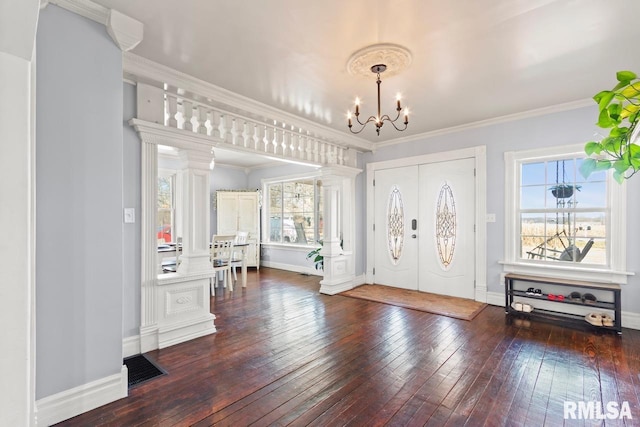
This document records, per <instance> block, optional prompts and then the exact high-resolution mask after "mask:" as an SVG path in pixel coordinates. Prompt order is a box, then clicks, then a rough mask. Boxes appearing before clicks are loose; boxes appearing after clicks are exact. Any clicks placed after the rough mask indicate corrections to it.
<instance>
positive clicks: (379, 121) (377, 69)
mask: <svg viewBox="0 0 640 427" xmlns="http://www.w3.org/2000/svg"><path fill="white" fill-rule="evenodd" d="M386 69H387V66H386V65H384V64H376V65H374V66H372V67H371V72H372V73H375V74H376V75H377V79H376V84H377V85H378V115H376V116H370V117H369V118H368V119H367V121H365V122H364V123H363V122H361V121H360V99H359V98H356V110H355V114H354V115H355V116H356V121H357V122H358V124H360V129H358V130H353V123H352V121H351V111H349V112H348V113H347V119H348V120H349V130H350V131H351V133H360V132H362V131H363V130H364V128H365V127H366V126H367V124H369V123H371V122H374V123H375V124H376V132H377V133H378V136H379V135H380V128H381V127H382V125H383V124H384V122H389V123H391V124H392V125H393V127H394V128H396V130H398V131H401V132H402V131H403V130H405V129H406V128H407V125H408V124H409V110H408V109H406V108H405V110H404V127H403V128H399V127H398V126H396V121H398V119H399V118H400V113H401V112H402V106H401V105H400V96H399V95H398V96H397V98H396V117H395V118H394V119H392V118H391V117H389V115H388V114H385V115H384V116H383V115H381V112H380V84H381V83H382V80H380V73H383V72H384V71H385V70H386Z"/></svg>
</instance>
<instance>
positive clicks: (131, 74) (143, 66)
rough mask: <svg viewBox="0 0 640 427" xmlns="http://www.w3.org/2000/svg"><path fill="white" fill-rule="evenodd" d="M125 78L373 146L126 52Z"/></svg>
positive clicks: (359, 146)
mask: <svg viewBox="0 0 640 427" xmlns="http://www.w3.org/2000/svg"><path fill="white" fill-rule="evenodd" d="M123 68H124V73H125V76H124V77H125V78H127V79H130V80H134V81H142V82H145V83H149V84H152V83H150V82H155V83H156V85H157V86H159V87H162V86H163V85H164V84H167V85H169V86H174V87H177V88H180V89H181V90H184V91H187V92H190V93H193V94H195V95H198V96H201V97H204V98H209V99H211V100H214V101H215V102H218V103H221V104H224V105H225V106H229V107H231V108H233V109H237V110H239V111H243V112H249V113H251V114H252V115H256V116H261V117H262V118H264V119H268V120H277V121H279V122H282V123H287V124H288V125H293V126H295V127H299V128H301V129H304V130H307V131H310V132H311V133H312V134H313V135H314V136H315V137H317V138H318V139H323V140H325V141H328V142H334V143H337V144H339V145H341V146H346V147H348V148H352V149H354V150H356V151H360V152H362V151H372V150H373V148H374V144H373V143H372V142H369V141H367V140H364V139H362V138H358V137H354V136H351V135H348V134H346V133H344V132H340V131H337V130H335V129H332V128H330V127H328V126H324V125H321V124H318V123H316V122H313V121H311V120H309V119H306V118H304V117H300V116H297V115H295V114H291V113H288V112H286V111H283V110H280V109H278V108H274V107H271V106H269V105H266V104H263V103H261V102H258V101H255V100H253V99H251V98H247V97H245V96H242V95H239V94H237V93H234V92H231V91H230V90H227V89H224V88H221V87H219V86H216V85H214V84H212V83H209V82H206V81H204V80H200V79H198V78H196V77H193V76H190V75H188V74H186V73H183V72H180V71H177V70H174V69H172V68H170V67H167V66H166V65H162V64H159V63H157V62H154V61H151V60H149V59H146V58H143V57H141V56H139V55H135V54H133V53H131V52H126V53H125V54H124V55H123Z"/></svg>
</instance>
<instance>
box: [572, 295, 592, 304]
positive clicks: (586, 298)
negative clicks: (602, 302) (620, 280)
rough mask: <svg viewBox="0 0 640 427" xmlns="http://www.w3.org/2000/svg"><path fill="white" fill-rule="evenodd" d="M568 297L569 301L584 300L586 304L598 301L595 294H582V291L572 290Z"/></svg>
mask: <svg viewBox="0 0 640 427" xmlns="http://www.w3.org/2000/svg"><path fill="white" fill-rule="evenodd" d="M568 299H569V301H576V302H583V303H585V304H594V303H596V302H597V301H598V299H597V298H596V296H595V295H593V294H590V293H586V294H584V295H580V292H571V294H570V295H569V297H568Z"/></svg>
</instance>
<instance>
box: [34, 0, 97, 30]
mask: <svg viewBox="0 0 640 427" xmlns="http://www.w3.org/2000/svg"><path fill="white" fill-rule="evenodd" d="M47 3H51V4H55V5H56V6H60V7H62V8H64V9H67V10H68V11H69V12H73V13H75V14H77V15H80V16H84V17H85V18H88V19H91V20H92V21H95V22H97V23H98V24H102V25H105V26H106V25H107V19H109V9H108V8H106V7H104V6H101V5H99V4H97V3H94V2H92V1H91V0H49V1H48V2H47ZM45 6H46V5H45Z"/></svg>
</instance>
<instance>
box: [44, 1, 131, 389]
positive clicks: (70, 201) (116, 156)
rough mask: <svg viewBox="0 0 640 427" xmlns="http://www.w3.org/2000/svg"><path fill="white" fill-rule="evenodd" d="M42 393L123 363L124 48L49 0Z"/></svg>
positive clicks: (84, 381) (92, 378)
mask: <svg viewBox="0 0 640 427" xmlns="http://www.w3.org/2000/svg"><path fill="white" fill-rule="evenodd" d="M36 45H37V104H36V105H37V115H36V117H37V119H36V124H37V138H36V170H37V177H36V178H37V180H36V194H37V200H36V203H37V213H36V215H37V223H36V241H37V252H36V291H37V306H36V320H37V325H36V337H37V342H36V349H37V357H36V397H37V398H42V397H46V396H50V395H53V394H56V393H59V392H62V391H65V390H69V389H71V388H73V387H76V386H81V385H84V384H87V383H90V382H92V381H96V380H98V379H101V378H105V377H109V376H112V375H118V374H120V373H121V367H122V335H123V333H122V330H123V325H122V319H123V313H122V307H123V221H122V216H123V212H122V207H123V189H122V186H123V148H122V120H123V110H122V104H123V87H122V52H121V51H120V50H119V49H118V47H116V45H115V44H114V43H113V42H112V41H111V39H110V37H109V36H108V34H107V32H106V28H105V27H104V26H103V25H100V24H97V23H95V22H93V21H89V20H87V19H85V18H82V17H80V16H78V15H75V14H73V13H71V12H68V11H66V10H63V9H61V8H59V7H57V6H54V5H50V6H48V7H47V8H46V9H44V10H43V11H42V12H41V14H40V22H39V28H38V34H37V42H36Z"/></svg>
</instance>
